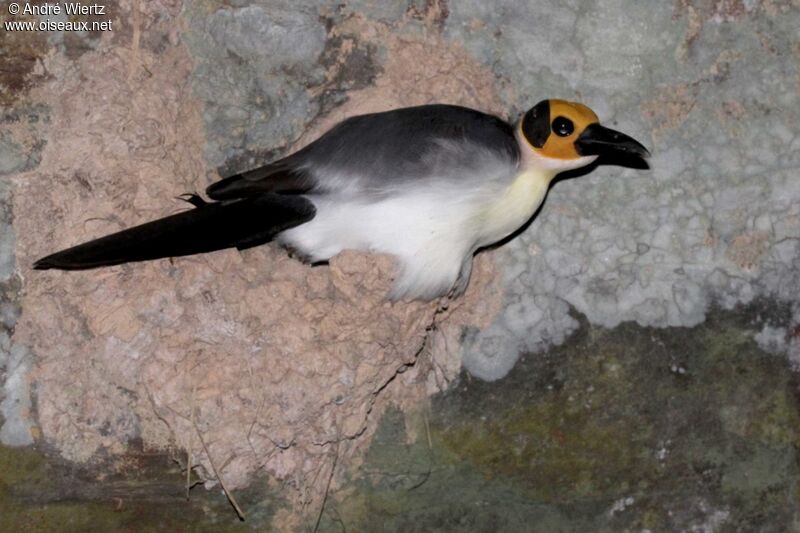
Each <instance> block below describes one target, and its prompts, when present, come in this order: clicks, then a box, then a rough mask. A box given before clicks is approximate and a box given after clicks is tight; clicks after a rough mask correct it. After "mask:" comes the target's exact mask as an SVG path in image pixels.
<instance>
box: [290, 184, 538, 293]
mask: <svg viewBox="0 0 800 533" xmlns="http://www.w3.org/2000/svg"><path fill="white" fill-rule="evenodd" d="M548 183H549V179H544V176H539V175H538V174H537V175H534V174H531V173H522V174H520V175H519V176H518V177H517V178H516V179H515V180H513V182H512V183H511V184H510V185H508V186H506V187H504V188H502V189H500V190H497V189H496V188H495V189H494V190H491V189H488V188H487V189H482V190H467V191H464V190H459V189H458V188H457V187H454V186H448V187H442V188H441V189H438V190H437V189H435V188H430V187H429V188H427V189H425V190H420V191H419V192H415V193H406V194H399V195H395V196H392V195H386V196H384V197H374V198H369V197H367V198H361V197H357V198H353V197H350V196H327V195H326V196H309V199H310V200H311V201H312V202H313V203H314V205H315V206H316V208H317V214H316V216H315V217H314V219H313V220H311V221H310V222H307V223H306V224H303V225H301V226H298V227H296V228H292V229H290V230H287V231H285V232H283V233H282V234H281V235H280V237H279V241H280V242H282V243H283V244H286V245H288V246H290V247H292V248H295V249H297V250H298V251H299V252H301V253H303V254H304V255H306V256H307V257H308V258H309V259H310V260H312V261H315V262H316V261H326V260H328V259H330V258H331V257H333V256H334V255H336V254H338V253H339V252H341V251H342V250H346V249H350V250H364V251H368V252H375V253H386V254H391V255H394V256H395V257H397V259H398V261H399V266H400V269H399V275H398V278H397V280H396V281H395V289H394V291H393V294H392V295H393V297H406V296H407V297H419V298H433V297H436V296H438V295H441V294H444V293H446V292H447V291H448V290H449V289H450V288H451V287H452V286H453V284H454V283H455V282H456V280H457V279H458V276H459V273H460V272H461V270H462V268H464V266H465V262H467V261H471V260H472V254H473V252H474V251H475V250H476V249H477V248H479V247H482V246H486V245H489V244H492V243H493V242H497V241H498V240H501V239H502V238H504V237H506V236H508V235H509V234H511V233H513V232H514V231H515V230H516V229H517V228H519V227H520V226H521V225H522V224H524V223H525V222H526V221H527V220H528V219H529V218H530V217H531V215H533V213H534V211H536V208H537V207H538V206H539V204H540V203H541V201H542V199H544V195H545V193H546V191H547V184H548ZM468 266H469V265H468V264H467V268H468Z"/></svg>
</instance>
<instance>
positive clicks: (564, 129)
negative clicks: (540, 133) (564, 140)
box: [552, 117, 575, 137]
mask: <svg viewBox="0 0 800 533" xmlns="http://www.w3.org/2000/svg"><path fill="white" fill-rule="evenodd" d="M552 128H553V133H555V134H556V135H558V136H559V137H567V136H569V135H572V132H573V131H575V124H573V123H572V121H571V120H570V119H568V118H564V117H556V119H555V120H554V121H553V126H552Z"/></svg>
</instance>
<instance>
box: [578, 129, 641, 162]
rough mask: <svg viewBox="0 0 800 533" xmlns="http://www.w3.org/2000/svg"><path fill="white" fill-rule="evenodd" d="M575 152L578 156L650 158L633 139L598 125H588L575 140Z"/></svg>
mask: <svg viewBox="0 0 800 533" xmlns="http://www.w3.org/2000/svg"><path fill="white" fill-rule="evenodd" d="M575 150H576V151H577V152H578V154H580V155H604V156H608V155H612V156H627V157H630V156H634V157H639V158H641V159H646V158H648V157H650V152H648V151H647V148H645V147H644V146H642V144H641V143H639V142H638V141H637V140H636V139H634V138H633V137H628V136H627V135H625V134H624V133H620V132H618V131H614V130H612V129H610V128H606V127H605V126H601V125H600V124H597V123H595V124H589V125H588V126H587V127H586V129H585V130H583V133H581V134H580V135H579V136H578V138H577V139H576V140H575Z"/></svg>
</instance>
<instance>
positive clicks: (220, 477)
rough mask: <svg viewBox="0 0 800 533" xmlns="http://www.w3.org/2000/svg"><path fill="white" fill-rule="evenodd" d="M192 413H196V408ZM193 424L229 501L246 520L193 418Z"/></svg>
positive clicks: (240, 518) (237, 513)
mask: <svg viewBox="0 0 800 533" xmlns="http://www.w3.org/2000/svg"><path fill="white" fill-rule="evenodd" d="M192 414H194V410H193V412H192ZM192 425H194V430H195V431H196V432H197V438H199V439H200V444H202V445H203V450H205V452H206V456H207V457H208V462H209V463H210V464H211V470H213V471H214V475H215V476H216V477H217V480H219V484H220V486H221V487H222V492H224V493H225V497H226V498H228V501H229V502H230V503H231V505H232V506H233V509H234V510H235V511H236V515H237V516H238V517H239V520H241V521H242V522H244V513H243V512H242V509H241V507H239V504H238V503H236V498H234V497H233V493H232V492H231V491H229V490H228V488H227V487H226V486H225V482H224V481H222V476H220V475H219V472H218V471H217V467H216V466H215V465H214V460H213V459H212V458H211V453H210V452H209V451H208V446H206V441H205V439H203V434H202V433H200V428H198V427H197V424H196V423H195V422H194V420H192Z"/></svg>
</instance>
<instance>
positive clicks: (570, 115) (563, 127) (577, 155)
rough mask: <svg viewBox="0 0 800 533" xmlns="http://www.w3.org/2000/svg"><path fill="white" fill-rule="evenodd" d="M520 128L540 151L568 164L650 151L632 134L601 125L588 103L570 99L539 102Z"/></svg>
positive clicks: (636, 154)
mask: <svg viewBox="0 0 800 533" xmlns="http://www.w3.org/2000/svg"><path fill="white" fill-rule="evenodd" d="M519 132H520V134H521V135H522V137H523V138H524V139H525V141H526V142H527V144H528V145H529V146H530V147H531V149H532V150H533V152H534V153H535V154H536V155H538V156H540V157H543V158H546V159H548V160H555V161H562V162H563V163H564V164H566V165H568V164H569V162H570V161H575V162H577V161H580V160H584V159H585V158H587V157H588V156H598V155H604V154H611V153H614V152H616V153H623V154H628V155H633V156H635V157H642V158H644V157H649V155H650V153H649V152H648V151H647V149H646V148H645V147H644V146H642V145H641V144H640V143H638V142H637V141H636V140H634V139H632V138H631V137H628V136H627V135H625V134H623V133H620V132H618V131H614V130H612V129H609V128H606V127H604V126H601V125H600V121H599V119H598V118H597V115H596V114H595V112H594V111H592V110H591V109H589V108H588V107H587V106H585V105H583V104H579V103H577V102H567V101H566V100H557V99H550V100H542V101H541V102H539V103H538V104H536V105H535V106H534V107H532V108H531V109H530V110H529V111H528V112H527V113H525V115H523V117H522V119H521V120H520V123H519ZM591 160H594V157H592V158H591ZM555 161H554V162H555ZM587 163H588V161H587Z"/></svg>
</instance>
